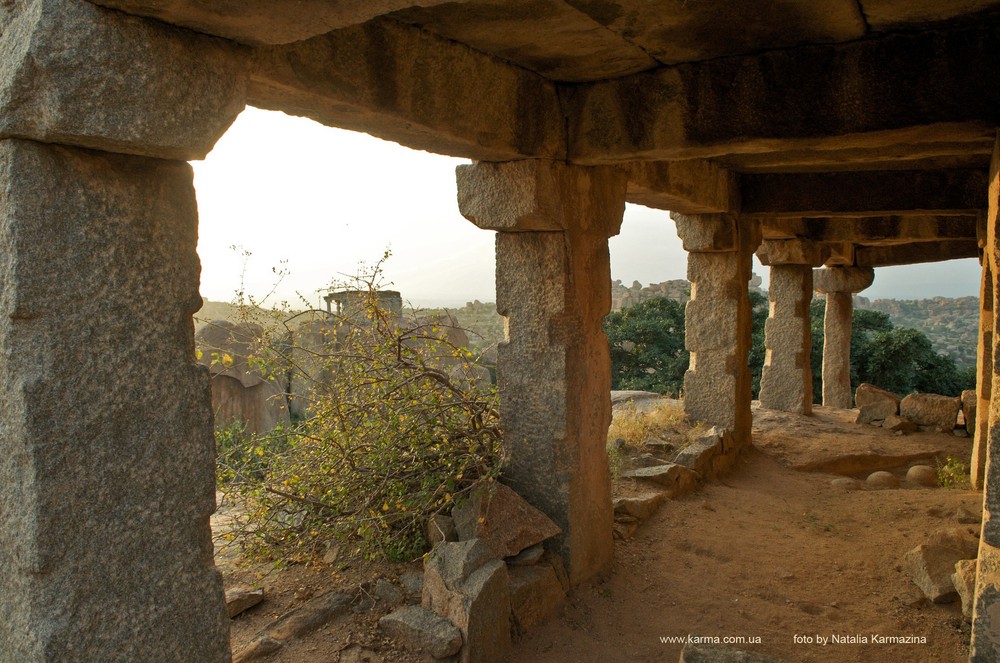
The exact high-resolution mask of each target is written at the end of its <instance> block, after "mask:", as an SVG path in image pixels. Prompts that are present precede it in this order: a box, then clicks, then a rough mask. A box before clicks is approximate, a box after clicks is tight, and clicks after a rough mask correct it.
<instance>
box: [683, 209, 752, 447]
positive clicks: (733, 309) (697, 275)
mask: <svg viewBox="0 0 1000 663" xmlns="http://www.w3.org/2000/svg"><path fill="white" fill-rule="evenodd" d="M670 216H671V218H672V219H674V221H675V222H676V223H677V234H678V236H680V238H681V240H682V241H683V243H684V249H685V250H686V251H687V252H688V274H687V275H688V281H690V282H691V299H690V300H689V301H688V303H687V306H686V308H685V313H684V316H685V322H684V339H685V340H684V342H685V346H686V347H687V349H688V351H689V352H690V353H691V364H690V368H689V369H688V370H687V372H686V373H685V374H684V413H685V415H686V416H687V418H688V419H689V420H691V421H701V422H705V423H706V424H708V425H710V426H719V427H720V428H725V429H728V430H731V431H732V432H733V440H734V442H735V444H736V445H737V447H743V446H749V444H750V428H751V425H752V423H753V417H752V415H751V413H750V399H751V393H750V368H749V366H748V365H747V356H748V354H749V352H750V345H751V343H752V339H751V319H750V296H749V292H748V283H749V281H750V275H751V273H752V257H753V252H754V251H755V250H756V249H757V246H758V245H759V244H760V224H759V223H757V222H756V221H746V220H737V218H736V217H733V216H729V215H726V214H705V215H699V216H684V215H681V214H671V215H670Z"/></svg>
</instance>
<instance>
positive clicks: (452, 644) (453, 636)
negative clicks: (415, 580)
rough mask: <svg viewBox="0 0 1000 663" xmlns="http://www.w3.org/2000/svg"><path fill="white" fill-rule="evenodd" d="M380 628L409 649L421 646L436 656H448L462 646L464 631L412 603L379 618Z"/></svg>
mask: <svg viewBox="0 0 1000 663" xmlns="http://www.w3.org/2000/svg"><path fill="white" fill-rule="evenodd" d="M378 625H379V628H381V629H382V630H383V631H385V632H386V633H387V634H388V635H389V637H391V638H392V639H393V640H395V641H396V642H398V643H400V644H401V645H403V646H404V647H407V648H409V649H419V650H423V651H425V652H427V653H428V654H430V655H431V656H433V657H434V658H438V659H440V658H447V657H448V656H453V655H455V654H457V653H458V651H459V650H460V649H461V648H462V632H461V631H459V630H458V629H457V628H456V627H455V625H454V624H452V623H451V622H449V621H448V620H447V619H444V618H443V617H440V616H438V615H436V614H434V613H433V612H431V611H430V610H428V609H426V608H422V607H420V606H418V605H411V606H407V607H405V608H400V609H399V610H396V611H395V612H392V613H390V614H388V615H386V616H385V617H382V619H380V620H379V621H378Z"/></svg>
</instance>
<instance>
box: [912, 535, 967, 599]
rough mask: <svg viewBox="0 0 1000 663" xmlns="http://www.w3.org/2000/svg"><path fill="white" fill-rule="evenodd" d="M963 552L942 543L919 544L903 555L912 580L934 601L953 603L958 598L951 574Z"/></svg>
mask: <svg viewBox="0 0 1000 663" xmlns="http://www.w3.org/2000/svg"><path fill="white" fill-rule="evenodd" d="M961 559H962V553H961V552H960V551H959V550H956V549H955V548H952V547H949V546H941V545H926V544H925V545H919V546H917V547H916V548H914V549H912V550H910V551H909V552H907V553H906V555H904V556H903V566H904V567H905V568H906V572H907V574H909V576H910V580H912V581H913V583H914V584H915V585H916V586H917V587H919V588H920V591H922V592H923V593H924V596H926V597H927V598H928V599H929V600H930V601H931V602H933V603H951V602H952V601H954V600H955V599H956V598H958V593H957V592H956V591H955V585H954V583H952V581H951V574H952V573H953V572H954V571H955V564H956V563H957V562H958V561H959V560H961Z"/></svg>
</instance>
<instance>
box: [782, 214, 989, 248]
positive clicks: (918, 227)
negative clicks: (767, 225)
mask: <svg viewBox="0 0 1000 663" xmlns="http://www.w3.org/2000/svg"><path fill="white" fill-rule="evenodd" d="M978 218H979V215H968V216H933V215H929V216H871V217H863V218H850V217H834V218H822V217H815V218H807V219H802V220H801V224H800V225H799V228H798V230H799V233H798V234H799V236H801V237H805V238H808V239H811V240H814V241H817V242H854V243H857V244H906V243H911V242H930V241H938V240H942V239H971V238H975V237H976V224H977V221H978ZM775 221H776V222H778V223H779V226H780V224H781V222H783V221H786V219H775Z"/></svg>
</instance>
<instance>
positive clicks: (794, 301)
mask: <svg viewBox="0 0 1000 663" xmlns="http://www.w3.org/2000/svg"><path fill="white" fill-rule="evenodd" d="M827 255H829V251H824V250H823V248H822V247H821V246H820V245H819V244H816V243H815V242H810V241H808V240H801V239H791V240H764V242H762V243H761V247H760V248H759V249H758V250H757V257H758V258H759V259H760V261H761V263H762V264H764V265H770V267H771V281H770V285H769V286H768V289H767V298H768V300H769V302H770V311H769V314H768V318H767V321H766V322H765V323H764V345H765V348H766V354H765V356H764V368H763V371H762V373H761V378H760V404H761V407H766V408H769V409H772V410H782V411H784V412H796V413H798V414H806V415H808V414H812V401H813V386H812V366H811V365H810V361H809V360H810V355H811V353H812V330H811V324H810V322H811V321H810V317H809V304H810V303H811V302H812V293H813V278H812V268H813V267H814V266H818V265H821V264H823V260H824V258H825V257H826V256H827Z"/></svg>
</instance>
